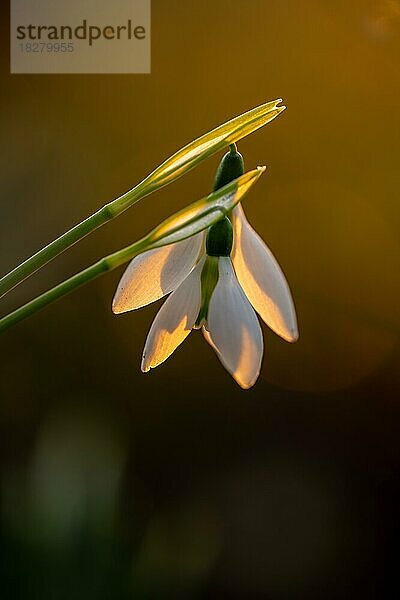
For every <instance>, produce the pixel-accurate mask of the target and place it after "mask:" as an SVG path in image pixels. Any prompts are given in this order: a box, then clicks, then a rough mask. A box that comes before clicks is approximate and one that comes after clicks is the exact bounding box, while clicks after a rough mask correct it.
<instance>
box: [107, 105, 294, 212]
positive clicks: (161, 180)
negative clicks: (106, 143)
mask: <svg viewBox="0 0 400 600" xmlns="http://www.w3.org/2000/svg"><path fill="white" fill-rule="evenodd" d="M280 102H282V99H281V98H278V99H277V100H272V101H271V102H266V103H265V104H261V106H257V107H256V108H252V109H251V110H249V111H247V112H245V113H243V114H241V115H239V116H238V117H235V118H233V119H231V120H230V121H227V122H226V123H223V124H222V125H220V126H219V127H216V128H215V129H213V130H212V131H209V132H208V133H205V134H204V135H202V136H201V137H199V138H197V139H196V140H194V141H193V142H190V143H189V144H187V145H186V146H184V148H181V150H178V152H176V153H175V154H173V155H172V156H170V157H169V158H167V160H166V161H164V162H163V163H162V164H161V165H160V166H159V167H157V168H156V169H155V170H154V171H153V172H152V173H150V175H148V176H147V177H146V178H145V179H144V180H143V181H142V182H141V183H139V185H138V186H137V188H140V190H141V191H142V192H143V195H147V194H149V193H151V192H154V191H155V190H157V189H159V188H161V187H163V186H164V185H167V184H169V183H172V182H173V181H175V180H176V179H178V178H179V177H181V176H182V175H184V174H185V173H187V172H188V171H190V170H191V169H193V168H194V167H195V166H197V165H198V164H199V163H201V162H202V161H203V160H205V159H206V158H209V157H210V156H212V155H213V154H215V153H216V152H218V151H219V150H223V149H224V148H226V147H227V146H229V144H233V143H234V142H237V141H238V140H240V139H242V138H244V137H246V136H247V135H249V134H250V133H253V132H254V131H256V130H257V129H259V128H260V127H262V126H263V125H266V124H267V123H269V122H270V121H272V120H273V119H275V117H277V116H278V115H279V114H280V113H281V112H282V111H284V110H285V108H286V106H278V104H279V103H280ZM128 193H129V192H128ZM128 201H129V200H128ZM117 203H118V204H119V206H118V210H119V208H121V207H122V206H125V197H124V196H121V197H120V198H118V199H117V200H115V201H114V205H115V206H117Z"/></svg>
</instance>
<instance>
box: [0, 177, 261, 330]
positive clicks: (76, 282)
mask: <svg viewBox="0 0 400 600" xmlns="http://www.w3.org/2000/svg"><path fill="white" fill-rule="evenodd" d="M264 171H265V167H257V169H253V170H252V171H249V172H247V173H244V174H243V175H242V176H241V177H238V178H237V179H235V180H234V181H231V182H230V183H228V184H227V185H225V186H224V187H222V188H220V189H219V190H217V191H215V192H212V193H211V194H209V195H208V196H206V197H205V198H202V199H201V200H199V201H197V202H195V203H193V204H190V205H189V206H188V207H186V208H184V209H182V210H181V211H179V212H178V213H175V214H174V215H172V216H171V217H168V218H167V219H165V221H163V222H162V223H161V224H160V225H158V226H157V227H156V228H155V229H153V231H151V232H150V233H149V234H148V235H147V236H145V237H144V238H142V239H140V240H139V241H137V242H134V243H133V244H131V245H130V246H127V247H126V248H123V249H122V250H118V251H117V252H114V253H113V254H110V255H109V256H106V257H105V258H102V259H100V260H99V261H97V262H96V263H94V264H93V265H91V266H90V267H87V268H86V269H84V270H83V271H81V272H80V273H77V274H76V275H73V276H72V277H70V278H69V279H66V280H65V281H63V282H62V283H60V284H58V285H56V286H55V287H54V288H52V289H51V290H48V291H47V292H44V293H43V294H41V295H40V296H38V297H37V298H34V299H33V300H31V301H30V302H28V303H27V304H25V305H24V306H21V307H20V308H17V309H16V310H14V311H13V312H12V313H10V314H8V315H6V316H5V317H3V318H2V319H0V333H1V332H2V331H5V330H6V329H8V328H9V327H11V326H12V325H15V324H16V323H18V322H19V321H22V319H25V318H26V317H29V316H30V315H32V314H34V313H35V312H37V311H38V310H40V309H41V308H44V307H45V306H47V305H48V304H50V303H51V302H54V300H57V299H58V298H61V297H62V296H65V295H66V294H69V293H70V292H72V291H73V290H75V289H77V288H78V287H81V286H82V285H84V284H85V283H88V282H89V281H91V280H92V279H95V278H96V277H99V275H102V274H103V273H106V272H108V271H112V270H113V269H116V268H117V267H119V266H120V265H122V264H123V263H125V262H127V261H128V260H131V259H132V258H134V257H135V256H137V255H138V254H140V253H141V252H145V251H146V250H151V249H152V248H159V247H161V246H165V245H168V244H171V243H175V242H179V241H181V240H184V239H186V238H188V237H190V236H192V235H195V234H196V233H199V232H200V231H203V230H204V229H207V228H208V227H211V226H212V225H214V224H215V223H217V222H218V221H219V220H220V219H221V218H223V217H226V215H227V214H228V213H229V212H230V211H231V210H232V209H233V208H234V206H236V204H237V203H238V202H239V201H240V200H241V199H242V198H243V196H244V195H245V194H246V193H247V191H248V190H249V189H250V187H251V186H252V185H254V183H255V182H256V181H257V180H258V179H259V177H260V175H261V174H262V173H263V172H264Z"/></svg>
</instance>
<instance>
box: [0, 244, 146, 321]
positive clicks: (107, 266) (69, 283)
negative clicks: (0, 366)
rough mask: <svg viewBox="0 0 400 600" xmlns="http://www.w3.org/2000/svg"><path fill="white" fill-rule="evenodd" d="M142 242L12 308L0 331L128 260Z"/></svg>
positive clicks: (139, 250) (111, 255)
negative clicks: (15, 308)
mask: <svg viewBox="0 0 400 600" xmlns="http://www.w3.org/2000/svg"><path fill="white" fill-rule="evenodd" d="M143 244H144V240H139V241H138V242H136V243H135V244H132V246H129V250H130V251H129V252H128V253H127V250H128V248H125V249H124V250H121V251H119V252H115V253H114V254H110V255H109V256H107V257H105V258H102V259H101V260H99V261H98V262H96V263H94V264H93V265H91V266H90V267H87V269H84V270H83V271H81V272H80V273H77V274H76V275H73V276H72V277H70V278H69V279H66V280H65V281H63V282H62V283H60V284H58V285H56V286H55V287H54V288H52V289H51V290H49V291H47V292H44V293H43V294H41V295H40V296H38V297H37V298H35V299H34V300H31V301H30V302H28V303H27V304H25V305H24V306H21V308H17V310H14V311H13V312H12V313H10V314H9V315H7V316H5V317H3V318H2V319H0V332H2V331H5V330H6V329H8V328H9V327H11V326H12V325H15V324H16V323H18V322H19V321H22V319H25V318H26V317H29V316H30V315H33V314H34V313H35V312H37V311H38V310H40V309H41V308H44V307H45V306H47V305H48V304H50V303H51V302H54V301H55V300H57V299H58V298H61V297H62V296H65V295H66V294H69V293H70V292H72V291H73V290H76V289H77V288H79V287H81V286H82V285H84V284H85V283H88V282H89V281H91V280H92V279H95V278H96V277H99V275H102V274H103V273H106V272H107V271H112V270H113V269H115V268H116V267H118V266H119V265H121V264H123V263H124V262H126V261H127V260H129V258H133V257H134V256H136V255H137V254H139V253H140V252H141V251H143V248H144V246H143Z"/></svg>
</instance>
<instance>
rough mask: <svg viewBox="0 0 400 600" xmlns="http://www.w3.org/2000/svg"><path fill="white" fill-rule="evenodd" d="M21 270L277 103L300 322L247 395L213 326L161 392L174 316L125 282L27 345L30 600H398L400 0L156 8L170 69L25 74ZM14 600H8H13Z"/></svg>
mask: <svg viewBox="0 0 400 600" xmlns="http://www.w3.org/2000/svg"><path fill="white" fill-rule="evenodd" d="M1 34H2V36H1V39H2V44H3V49H2V54H1V79H2V81H1V112H0V121H1V132H2V135H1V138H0V144H1V148H2V161H1V181H2V192H1V219H0V271H1V272H2V273H5V272H7V271H8V270H9V269H11V268H12V267H13V266H15V265H16V264H18V263H19V262H20V261H21V260H23V259H24V258H25V257H27V256H29V255H30V254H32V253H33V252H34V251H35V250H37V249H38V248H39V247H41V246H43V245H44V244H46V243H47V242H48V241H50V240H51V239H53V238H54V237H55V236H57V235H58V234H60V233H61V232H62V231H64V230H65V229H67V228H69V227H70V226H72V225H73V224H75V223H77V222H78V221H80V220H81V219H82V218H83V217H85V216H87V215H89V214H90V213H92V212H93V211H94V210H96V209H97V208H98V207H100V206H101V205H103V204H104V203H105V202H107V201H109V200H111V199H112V198H114V197H116V196H117V195H119V194H121V193H122V192H124V191H126V190H127V189H129V188H130V187H132V186H133V185H134V184H135V183H137V182H138V181H139V180H141V179H142V178H143V177H144V176H145V175H146V174H148V173H149V172H150V171H151V170H152V169H153V168H154V167H155V166H156V165H157V164H159V163H160V162H161V161H162V160H163V159H164V158H166V157H167V156H168V155H170V154H172V153H173V152H174V151H175V150H177V149H178V148H180V147H181V146H183V145H184V144H185V143H187V142H188V141H190V140H191V139H193V138H195V137H197V136H198V135H200V134H202V133H204V132H205V131H207V130H209V129H211V128H213V127H214V126H216V125H218V124H220V123H222V122H223V121H226V120H227V119H229V118H231V117H233V116H236V115H237V114H239V113H241V112H244V111H245V110H247V109H250V108H252V107H254V106H257V105H258V104H261V103H263V102H265V101H267V100H271V99H274V98H278V97H282V98H283V99H284V103H285V104H286V106H287V110H286V111H285V112H284V113H283V114H282V115H281V116H279V117H278V118H277V119H276V120H275V121H273V122H272V123H271V124H269V125H267V126H266V127H265V128H263V129H261V130H260V131H258V132H256V133H255V134H252V135H251V136H249V137H248V138H246V139H244V140H243V141H242V142H241V143H239V149H240V151H241V152H242V153H243V155H244V157H245V163H246V166H247V167H248V168H254V167H255V166H256V165H259V164H266V165H267V166H268V170H267V172H266V174H265V175H264V176H263V177H262V178H261V179H260V181H259V183H258V184H257V185H256V186H255V187H254V188H253V190H252V191H251V192H250V193H249V195H248V196H247V197H246V198H245V201H244V205H245V209H246V213H247V215H248V218H249V220H250V221H251V222H252V224H253V225H254V227H255V228H256V229H257V231H258V232H259V233H260V235H261V236H262V237H263V238H264V239H265V241H266V242H267V243H268V244H269V246H270V247H271V249H272V250H273V252H274V253H275V255H276V256H277V258H278V260H279V262H280V264H281V266H282V268H283V270H284V272H285V274H286V275H287V278H288V281H289V283H290V286H291V289H292V292H293V296H294V299H295V303H296V308H297V313H298V320H299V328H300V339H299V341H298V342H297V343H296V344H294V345H290V344H287V343H285V342H283V341H281V340H280V339H278V338H277V337H276V336H274V334H273V333H271V332H270V331H267V330H266V328H264V336H265V346H266V351H265V356H264V362H263V368H262V373H261V376H260V379H259V382H258V383H257V384H256V386H255V387H254V388H253V389H252V390H250V391H248V392H243V391H241V390H240V389H239V388H238V387H237V386H236V385H235V383H234V382H233V381H232V380H231V378H230V377H229V375H228V374H227V373H226V372H225V371H224V370H223V369H222V367H221V366H220V364H219V362H218V359H217V358H216V356H215V355H214V353H213V352H212V351H211V349H210V348H209V347H208V346H207V345H206V344H205V342H204V340H202V339H201V336H200V335H199V334H198V333H196V332H194V333H193V334H192V335H191V336H190V337H189V338H188V339H187V341H186V342H185V343H184V344H183V345H182V346H181V347H180V348H179V349H178V350H177V351H176V353H175V355H174V356H173V357H172V358H171V359H169V360H168V361H167V362H166V363H165V364H164V365H163V366H161V367H160V368H159V369H157V370H155V371H152V372H151V373H149V374H147V375H143V374H142V373H141V372H140V357H141V352H142V348H143V344H144V340H145V336H146V334H147V331H148V328H149V326H150V324H151V321H152V319H153V317H154V315H155V312H156V310H157V308H158V306H159V304H160V303H157V306H154V305H153V306H149V307H146V308H145V309H143V310H141V311H138V312H135V313H130V314H126V315H119V316H114V315H112V313H111V310H110V306H111V300H112V296H113V293H114V290H115V288H116V285H117V283H118V280H119V277H120V275H121V273H122V269H119V270H118V271H115V272H113V273H111V274H109V275H106V276H105V277H103V278H102V279H99V280H97V281H95V282H92V283H91V284H90V285H88V286H87V287H85V288H83V289H82V290H79V291H77V292H75V293H74V294H72V295H71V296H69V297H67V298H65V299H63V300H61V301H60V302H58V303H56V304H54V305H53V306H50V307H48V308H47V309H45V310H43V311H42V312H41V313H40V314H37V315H35V316H34V317H32V318H30V319H29V320H27V321H25V322H23V323H21V324H19V325H18V326H16V327H15V328H13V329H11V330H9V331H8V332H7V333H6V334H4V335H3V336H2V340H1V350H0V353H1V363H0V364H1V378H0V426H1V447H2V464H1V480H0V483H1V491H2V513H1V525H0V527H1V547H0V553H1V557H2V566H1V567H0V568H1V571H0V573H1V581H2V583H1V584H0V585H1V586H2V588H3V594H4V597H5V598H11V597H13V598H26V597H27V594H28V593H29V595H31V596H33V597H37V598H50V597H57V598H64V597H65V598H71V597H72V598H79V599H80V598H96V599H98V598H110V597H112V598H117V599H125V598H140V599H142V598H143V599H147V598H170V597H171V598H185V599H187V598H214V597H215V598H228V599H238V598H240V599H241V598H243V599H244V598H246V599H250V600H251V599H252V598H268V599H272V600H275V599H279V600H281V599H283V600H285V599H289V600H292V599H294V600H295V599H297V598H322V597H324V598H344V597H346V598H347V597H351V598H363V599H365V598H379V599H382V598H393V597H397V596H398V595H399V594H400V589H399V587H398V585H399V584H398V577H397V576H396V564H395V560H394V548H395V547H396V545H397V544H398V539H397V540H396V536H395V533H394V531H395V528H396V526H398V523H399V521H398V514H397V507H398V501H399V499H400V489H399V484H398V473H399V467H400V459H399V442H398V431H399V426H400V419H399V417H400V410H399V387H400V386H399V379H400V377H399V367H398V365H399V333H400V312H399V300H400V279H399V273H400V246H399V243H400V240H399V226H400V208H399V206H400V204H399V192H398V190H399V186H400V181H399V139H400V112H399V102H400V77H399V62H400V2H399V1H398V0H352V2H348V1H345V0H335V1H334V2H325V1H323V0H318V1H317V0H309V1H308V2H305V1H300V0H290V1H287V2H285V1H283V0H280V1H279V2H278V1H275V0H268V1H267V0H248V1H246V2H243V1H240V0H229V1H228V0H215V1H214V2H205V1H204V0H203V1H199V2H192V1H190V2H189V1H188V2H185V3H182V2H178V1H177V0H153V1H152V32H151V35H152V72H151V74H150V75H10V74H9V49H8V45H9V15H8V13H7V7H3V11H2V19H1ZM218 160H219V157H218V156H216V157H213V158H211V159H209V160H208V161H207V162H205V163H203V164H202V165H201V166H200V167H199V168H197V169H196V170H194V171H192V172H190V173H189V174H188V175H187V176H185V177H184V178H182V179H180V180H179V181H177V182H176V183H174V184H172V185H170V186H168V187H166V188H164V189H162V190H161V191H159V192H157V193H156V194H154V195H151V196H150V197H148V198H146V199H144V200H143V201H142V202H141V203H140V204H138V205H136V206H135V207H134V208H133V209H131V210H130V211H128V212H127V213H125V214H124V215H123V216H122V217H120V218H118V219H116V220H115V221H114V222H113V223H111V224H109V225H107V226H106V227H104V228H103V229H101V230H99V231H97V232H96V233H95V234H93V235H92V236H91V237H90V238H88V239H87V240H84V241H83V242H81V243H80V244H79V245H77V246H75V247H74V248H73V249H72V250H70V251H69V252H68V253H67V254H65V255H64V256H61V257H58V259H56V260H55V261H54V262H52V263H51V264H50V265H48V266H47V267H46V268H45V269H43V270H42V271H41V272H40V273H39V274H37V275H36V276H35V277H33V278H32V279H31V280H29V281H27V282H25V283H24V284H23V285H21V286H20V287H19V288H18V289H15V290H14V291H13V292H12V293H11V294H10V295H9V296H8V297H7V298H5V299H3V301H2V302H3V303H2V314H5V313H6V312H7V310H9V309H12V308H14V307H16V306H18V305H20V304H22V303H23V302H24V301H26V300H27V299H30V298H31V297H33V296H35V295H36V294H37V293H39V292H40V291H42V290H44V289H47V288H48V287H50V286H51V285H53V284H55V283H57V282H59V281H61V280H63V279H64V278H66V277H67V276H69V275H70V274H72V273H75V272H76V271H78V270H80V269H81V268H83V267H84V266H86V265H88V264H90V263H91V262H93V261H94V260H95V259H96V258H98V257H100V256H102V255H105V254H108V253H109V252H111V251H113V250H116V249H118V248H120V247H122V246H124V245H126V244H128V243H130V242H132V241H134V240H135V239H137V238H139V237H141V236H142V235H143V234H144V233H145V232H147V231H149V230H150V229H151V228H152V227H153V226H154V225H156V224H157V223H158V222H160V221H161V220H162V219H163V218H165V217H166V216H168V215H169V214H172V212H174V211H175V210H177V209H179V208H182V207H183V206H185V205H186V204H188V203H190V202H192V201H194V200H197V199H199V198H200V197H202V196H204V195H205V194H207V193H208V192H209V191H210V190H211V187H212V182H213V177H214V172H215V169H216V167H217V164H218ZM393 586H397V591H396V587H395V588H394V590H395V592H394V595H391V594H393ZM2 597H3V595H2Z"/></svg>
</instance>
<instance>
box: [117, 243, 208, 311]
mask: <svg viewBox="0 0 400 600" xmlns="http://www.w3.org/2000/svg"><path fill="white" fill-rule="evenodd" d="M203 238H204V233H203V232H201V233H198V234H197V235H194V236H192V237H190V238H188V239H187V240H182V241H181V242H177V243H176V244H170V245H169V246H163V247H162V248H157V249H155V250H149V251H148V252H144V253H143V254H140V255H139V256H137V257H136V258H134V259H133V260H132V261H131V262H130V264H129V266H128V268H127V269H126V271H125V273H124V274H123V276H122V278H121V281H120V282H119V285H118V288H117V291H116V292H115V296H114V300H113V304H112V309H113V312H114V313H122V312H126V311H128V310H134V309H135V308H141V307H142V306H146V305H147V304H150V302H154V301H155V300H159V298H162V297H163V296H165V294H169V293H170V292H172V291H173V290H175V289H176V288H177V287H178V286H179V285H180V284H181V283H182V281H183V280H184V279H185V277H187V276H188V275H189V273H190V271H191V270H192V269H193V267H194V266H195V264H196V260H197V258H198V256H199V253H200V251H201V247H202V244H203Z"/></svg>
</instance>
